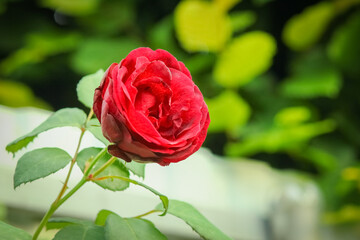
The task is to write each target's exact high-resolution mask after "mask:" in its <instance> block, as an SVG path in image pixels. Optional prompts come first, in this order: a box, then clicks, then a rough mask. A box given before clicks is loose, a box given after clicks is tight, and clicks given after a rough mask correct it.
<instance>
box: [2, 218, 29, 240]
mask: <svg viewBox="0 0 360 240" xmlns="http://www.w3.org/2000/svg"><path fill="white" fill-rule="evenodd" d="M0 239H3V240H30V239H31V235H30V234H29V233H27V232H25V231H24V230H22V229H19V228H16V227H13V226H11V225H9V224H6V223H4V222H2V221H0Z"/></svg>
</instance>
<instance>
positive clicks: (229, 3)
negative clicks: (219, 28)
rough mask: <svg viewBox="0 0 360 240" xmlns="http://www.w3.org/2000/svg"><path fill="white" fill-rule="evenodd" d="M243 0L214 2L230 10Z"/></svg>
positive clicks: (223, 9)
mask: <svg viewBox="0 0 360 240" xmlns="http://www.w3.org/2000/svg"><path fill="white" fill-rule="evenodd" d="M239 2H241V0H214V4H215V5H216V6H217V7H218V8H219V9H221V10H222V11H228V10H230V9H231V8H232V7H234V6H235V5H236V4H237V3H239Z"/></svg>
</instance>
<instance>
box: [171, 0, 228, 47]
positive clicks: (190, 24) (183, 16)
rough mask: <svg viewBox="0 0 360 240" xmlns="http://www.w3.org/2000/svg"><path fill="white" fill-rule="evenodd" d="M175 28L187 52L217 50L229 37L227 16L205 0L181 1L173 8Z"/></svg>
mask: <svg viewBox="0 0 360 240" xmlns="http://www.w3.org/2000/svg"><path fill="white" fill-rule="evenodd" d="M175 30H176V33H177V37H178V39H179V41H180V43H181V45H182V47H183V48H184V49H186V50H187V51H189V52H196V51H205V52H207V51H209V52H217V51H219V50H221V49H222V48H223V47H224V45H225V43H226V42H227V41H228V39H229V38H230V37H231V25H230V20H229V18H228V16H227V15H226V13H224V12H223V11H222V10H221V9H220V8H218V6H217V5H216V4H213V3H211V2H207V1H181V2H180V3H179V4H178V5H177V7H176V9H175Z"/></svg>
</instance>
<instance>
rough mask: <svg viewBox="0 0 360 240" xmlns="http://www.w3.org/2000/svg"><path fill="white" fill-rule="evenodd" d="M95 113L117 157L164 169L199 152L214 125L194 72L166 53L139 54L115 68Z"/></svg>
mask: <svg viewBox="0 0 360 240" xmlns="http://www.w3.org/2000/svg"><path fill="white" fill-rule="evenodd" d="M93 109H94V112H95V115H96V116H97V118H98V119H99V121H100V123H101V128H102V132H103V134H104V136H105V137H106V138H107V139H108V140H109V141H110V142H112V143H113V145H110V146H109V148H108V150H109V152H110V153H111V154H112V155H114V156H116V157H120V158H123V159H124V160H126V161H131V160H135V161H141V162H156V163H159V164H160V165H163V166H164V165H169V164H170V163H172V162H179V161H181V160H184V159H185V158H187V157H188V156H190V155H191V154H192V153H194V152H195V151H197V150H198V149H199V148H200V146H201V145H202V143H203V142H204V140H205V137H206V132H207V128H208V126H209V123H210V118H209V112H208V109H207V106H206V104H205V102H204V99H203V96H202V94H201V92H200V90H199V88H198V87H197V86H196V85H195V84H194V82H193V81H192V78H191V75H190V72H189V70H188V69H187V68H186V67H185V65H184V64H183V63H182V62H179V61H177V60H176V58H175V57H174V56H172V55H171V54H170V53H169V52H167V51H165V50H161V49H158V50H156V51H153V50H151V49H150V48H138V49H135V50H133V51H131V52H130V53H129V55H128V56H127V57H126V58H125V59H123V60H122V61H121V62H120V64H117V63H113V64H112V65H111V66H110V67H109V68H108V69H107V71H106V72H105V76H104V78H103V80H102V82H101V84H100V87H98V88H97V89H96V90H95V95H94V106H93Z"/></svg>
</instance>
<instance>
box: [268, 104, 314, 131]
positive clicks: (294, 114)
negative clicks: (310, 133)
mask: <svg viewBox="0 0 360 240" xmlns="http://www.w3.org/2000/svg"><path fill="white" fill-rule="evenodd" d="M311 115H312V114H311V111H310V109H309V108H307V107H301V106H299V107H289V108H285V109H282V110H281V111H280V112H278V113H277V114H276V115H275V119H274V120H275V123H276V124H277V125H280V126H294V125H298V124H300V123H302V122H305V121H307V120H309V119H310V118H311Z"/></svg>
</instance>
